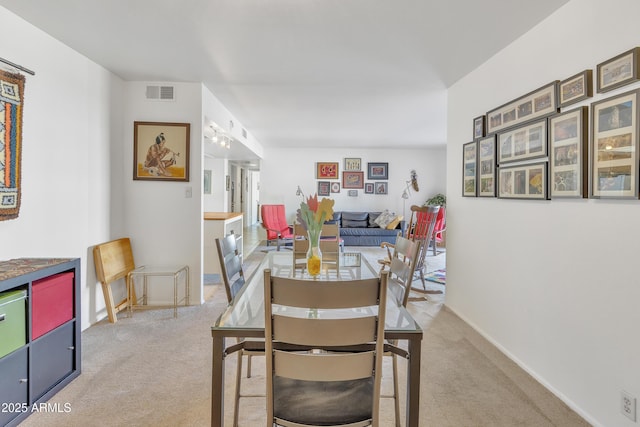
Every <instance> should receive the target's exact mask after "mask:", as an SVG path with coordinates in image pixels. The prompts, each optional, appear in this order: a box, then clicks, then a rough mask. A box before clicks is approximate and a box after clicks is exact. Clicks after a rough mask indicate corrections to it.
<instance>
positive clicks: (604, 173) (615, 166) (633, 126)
mask: <svg viewBox="0 0 640 427" xmlns="http://www.w3.org/2000/svg"><path fill="white" fill-rule="evenodd" d="M639 94H640V90H634V91H631V92H626V93H623V94H621V95H617V96H614V97H611V98H607V99H604V100H602V101H598V102H594V103H592V104H591V144H590V152H591V153H590V154H591V156H590V157H591V174H590V176H591V182H590V186H589V187H590V194H589V195H590V197H594V198H605V197H611V198H624V199H630V198H638V120H639V119H640V117H639V115H638V95H639Z"/></svg>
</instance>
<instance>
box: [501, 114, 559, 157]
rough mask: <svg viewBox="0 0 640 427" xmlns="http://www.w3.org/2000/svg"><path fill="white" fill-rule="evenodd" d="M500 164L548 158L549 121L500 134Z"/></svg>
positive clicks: (544, 120) (540, 121)
mask: <svg viewBox="0 0 640 427" xmlns="http://www.w3.org/2000/svg"><path fill="white" fill-rule="evenodd" d="M497 145H498V164H500V165H502V164H503V163H509V162H516V161H520V160H529V159H535V158H537V157H546V156H547V119H542V120H538V121H535V122H533V123H530V124H527V125H523V126H520V127H518V128H515V129H511V130H508V131H505V132H501V133H499V134H498V143H497Z"/></svg>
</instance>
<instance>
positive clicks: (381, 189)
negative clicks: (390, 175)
mask: <svg viewBox="0 0 640 427" xmlns="http://www.w3.org/2000/svg"><path fill="white" fill-rule="evenodd" d="M374 185H375V194H387V193H388V183H386V182H376V183H375V184H374Z"/></svg>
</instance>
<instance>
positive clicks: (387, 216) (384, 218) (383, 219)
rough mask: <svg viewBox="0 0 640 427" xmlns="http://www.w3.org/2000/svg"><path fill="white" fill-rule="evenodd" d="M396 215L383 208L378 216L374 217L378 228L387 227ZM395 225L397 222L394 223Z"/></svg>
mask: <svg viewBox="0 0 640 427" xmlns="http://www.w3.org/2000/svg"><path fill="white" fill-rule="evenodd" d="M396 217H397V215H396V214H395V213H393V212H389V211H388V210H386V209H385V210H384V212H382V213H381V214H380V215H379V216H378V218H376V220H375V223H376V224H378V226H379V227H380V228H387V225H389V224H390V223H391V222H392V221H393V220H395V219H396ZM396 225H397V224H396Z"/></svg>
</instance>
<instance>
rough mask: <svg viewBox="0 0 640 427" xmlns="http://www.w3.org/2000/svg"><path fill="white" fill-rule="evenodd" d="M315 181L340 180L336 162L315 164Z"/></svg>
mask: <svg viewBox="0 0 640 427" xmlns="http://www.w3.org/2000/svg"><path fill="white" fill-rule="evenodd" d="M316 179H340V178H339V176H338V162H318V163H316Z"/></svg>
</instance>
